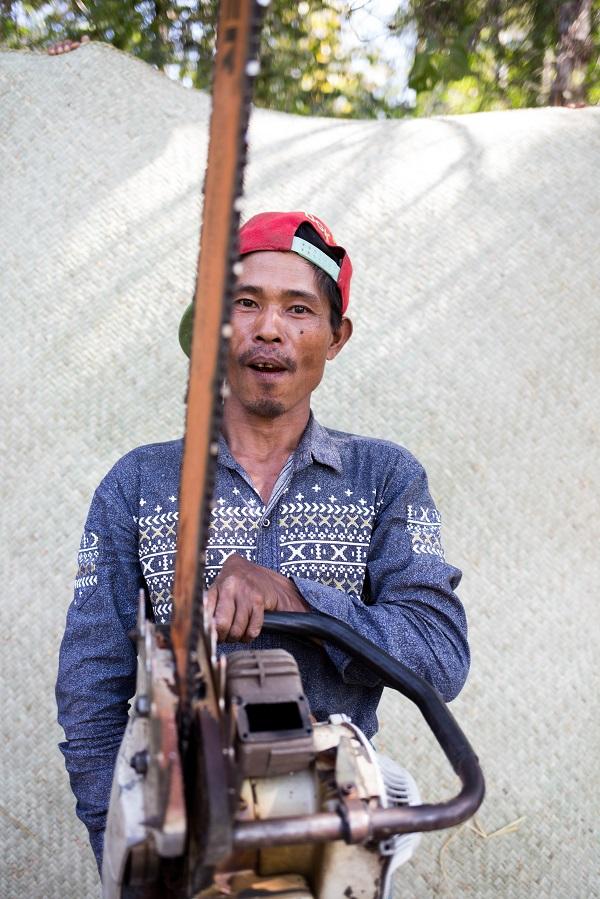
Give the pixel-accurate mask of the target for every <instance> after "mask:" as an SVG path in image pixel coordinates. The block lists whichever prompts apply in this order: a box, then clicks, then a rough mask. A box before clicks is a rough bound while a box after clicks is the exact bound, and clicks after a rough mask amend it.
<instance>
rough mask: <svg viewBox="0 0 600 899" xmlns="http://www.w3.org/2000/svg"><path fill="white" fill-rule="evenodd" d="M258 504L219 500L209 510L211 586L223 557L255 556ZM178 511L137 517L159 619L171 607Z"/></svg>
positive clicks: (164, 618)
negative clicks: (250, 504) (237, 503)
mask: <svg viewBox="0 0 600 899" xmlns="http://www.w3.org/2000/svg"><path fill="white" fill-rule="evenodd" d="M261 515H262V510H261V507H260V506H258V505H254V506H225V505H219V503H218V501H217V504H216V505H215V507H214V508H213V509H212V511H211V521H210V525H209V536H208V545H207V554H206V568H205V582H206V586H207V587H208V586H210V584H211V583H212V581H213V580H214V579H215V577H216V575H217V574H218V572H219V570H220V568H221V566H222V565H223V562H224V561H225V559H226V558H227V557H228V556H230V555H231V554H232V553H234V552H237V553H238V554H239V555H242V556H245V558H247V559H248V560H249V561H251V562H252V561H254V560H255V558H256V535H257V531H258V527H259V521H260V518H261ZM178 519H179V513H178V512H163V513H162V514H159V515H147V516H144V517H142V518H140V519H139V520H138V531H139V543H138V552H139V559H140V565H141V566H142V573H143V575H144V578H145V580H146V583H147V585H148V590H149V593H150V599H151V601H152V607H153V609H154V614H155V617H156V620H157V621H158V622H161V623H162V622H166V621H168V619H169V617H170V615H171V612H172V611H173V577H174V573H175V556H176V552H177V521H178Z"/></svg>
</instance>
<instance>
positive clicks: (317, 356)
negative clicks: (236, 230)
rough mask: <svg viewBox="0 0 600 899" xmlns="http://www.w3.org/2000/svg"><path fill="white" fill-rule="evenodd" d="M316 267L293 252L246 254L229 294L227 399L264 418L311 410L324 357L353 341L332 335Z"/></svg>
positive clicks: (345, 331)
mask: <svg viewBox="0 0 600 899" xmlns="http://www.w3.org/2000/svg"><path fill="white" fill-rule="evenodd" d="M329 316H330V309H329V303H328V301H327V299H326V298H325V297H324V296H322V295H321V294H320V293H319V291H318V290H317V287H316V285H315V278H314V270H313V267H312V266H311V265H310V263H308V262H307V261H306V260H305V259H302V258H301V257H300V256H298V255H297V254H296V253H281V252H260V253H251V254H250V255H248V256H244V258H243V259H242V273H241V275H240V278H239V280H238V284H237V287H236V290H235V293H234V297H233V310H232V316H231V325H232V329H233V334H232V337H231V341H230V346H229V358H228V365H227V380H228V383H229V387H230V390H231V400H232V402H233V403H239V404H241V406H243V408H244V409H245V410H246V412H249V413H251V414H253V415H257V416H259V417H261V418H276V417H277V416H279V415H283V414H284V413H286V412H289V411H292V410H297V409H298V407H299V406H304V407H308V406H309V404H310V395H311V393H312V391H313V390H314V389H315V388H316V387H317V386H318V384H319V382H320V381H321V378H322V377H323V369H324V367H325V362H326V361H327V360H328V359H333V358H334V357H335V356H337V354H338V352H339V351H340V350H341V348H342V346H343V345H344V343H345V342H346V340H348V338H349V337H350V333H351V330H352V326H351V324H350V322H349V320H348V319H344V321H343V322H342V328H341V329H340V331H339V332H338V333H336V334H334V333H333V331H332V330H331V324H330V318H329Z"/></svg>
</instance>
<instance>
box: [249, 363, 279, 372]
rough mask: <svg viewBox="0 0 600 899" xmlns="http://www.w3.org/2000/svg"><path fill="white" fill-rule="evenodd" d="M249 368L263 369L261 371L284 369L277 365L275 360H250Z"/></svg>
mask: <svg viewBox="0 0 600 899" xmlns="http://www.w3.org/2000/svg"><path fill="white" fill-rule="evenodd" d="M250 368H253V369H254V371H263V372H282V371H286V369H285V368H284V367H283V366H282V365H278V364H277V363H276V362H251V363H250Z"/></svg>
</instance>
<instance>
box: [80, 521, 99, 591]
mask: <svg viewBox="0 0 600 899" xmlns="http://www.w3.org/2000/svg"><path fill="white" fill-rule="evenodd" d="M98 555H99V552H98V535H97V534H94V532H93V531H84V532H83V536H82V537H81V544H80V546H79V553H78V554H77V574H76V575H75V590H77V595H78V596H79V597H81V596H82V594H83V590H84V589H85V588H86V587H95V586H96V584H97V582H98V576H97V574H96V564H97V562H98Z"/></svg>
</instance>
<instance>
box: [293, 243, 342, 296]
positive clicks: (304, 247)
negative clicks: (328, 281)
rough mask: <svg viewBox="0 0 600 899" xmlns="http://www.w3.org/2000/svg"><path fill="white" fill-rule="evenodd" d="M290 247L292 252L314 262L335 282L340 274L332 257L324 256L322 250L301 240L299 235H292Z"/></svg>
mask: <svg viewBox="0 0 600 899" xmlns="http://www.w3.org/2000/svg"><path fill="white" fill-rule="evenodd" d="M291 249H292V250H293V251H294V253H297V254H298V255H299V256H303V257H304V259H308V261H309V262H314V264H315V265H318V266H319V268H322V269H323V271H324V272H327V274H328V275H329V277H330V278H333V280H334V281H335V283H336V284H337V279H338V278H339V276H340V267H339V265H336V264H335V262H334V261H333V259H330V258H329V256H326V255H325V253H324V252H323V251H322V250H320V249H319V248H318V247H315V246H313V244H311V243H309V242H308V241H307V240H302V238H301V237H294V239H293V241H292V246H291Z"/></svg>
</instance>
